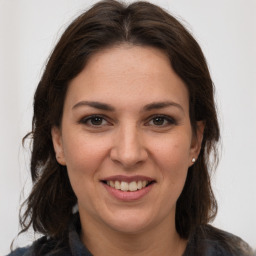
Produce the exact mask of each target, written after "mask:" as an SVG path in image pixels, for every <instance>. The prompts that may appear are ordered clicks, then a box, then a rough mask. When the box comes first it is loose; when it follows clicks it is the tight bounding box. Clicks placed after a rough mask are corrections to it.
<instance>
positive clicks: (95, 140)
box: [52, 44, 204, 256]
mask: <svg viewBox="0 0 256 256" xmlns="http://www.w3.org/2000/svg"><path fill="white" fill-rule="evenodd" d="M203 128H204V127H203V123H201V122H198V130H197V134H194V133H193V132H192V127H191V123H190V118H189V95H188V90H187V88H186V86H185V84H184V82H183V81H182V80H181V79H180V78H179V77H178V76H177V75H176V73H175V72H174V71H173V69H172V67H171V65H170V61H169V59H168V57H167V56H166V55H165V54H164V53H163V52H162V51H160V50H158V49H155V48H151V47H144V46H143V47H142V46H133V45H128V44H121V45H118V46H114V47H111V48H107V49H104V50H101V51H100V52H98V53H96V54H94V55H93V56H92V57H91V58H90V59H89V61H88V62H87V64H86V66H85V68H84V69H83V70H82V72H81V73H80V74H79V75H78V76H77V77H75V78H74V79H73V80H72V81H71V83H70V85H69V88H68V91H67V95H66V99H65V102H64V111H63V117H62V123H61V127H59V128H58V127H53V128H52V139H53V144H54V148H55V152H56V158H57V161H58V162H59V163H60V164H62V165H65V166H67V170H68V175H69V178H70V182H71V185H72V188H73V190H74V192H75V194H76V196H77V200H78V208H79V213H80V219H81V225H82V232H81V240H82V241H83V243H84V244H85V245H86V247H87V248H88V249H89V250H90V251H91V252H92V253H93V255H96V256H97V255H99V256H100V255H101V256H102V255H104V256H107V255H119V256H122V255H140V256H143V255H182V253H183V252H184V250H185V248H186V244H187V241H185V240H183V239H181V238H180V237H179V235H178V233H177V231H176V229H175V208H176V202H177V199H178V197H179V195H180V194H181V192H182V189H183V186H184V183H185V180H186V176H187V172H188V168H189V166H191V165H192V164H193V163H192V158H194V157H195V158H197V156H198V154H199V152H200V147H201V141H202V136H203ZM115 175H124V176H128V177H130V176H135V175H143V176H146V177H149V178H151V179H154V181H155V183H154V184H153V185H152V188H151V190H150V191H149V192H148V193H147V194H146V195H145V196H143V197H142V198H140V199H139V200H133V201H129V202H127V201H122V200H119V199H117V198H115V197H113V195H111V194H110V193H109V192H108V191H107V189H106V187H105V185H104V184H103V182H102V180H104V179H106V178H107V177H110V176H115Z"/></svg>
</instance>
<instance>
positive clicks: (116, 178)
mask: <svg viewBox="0 0 256 256" xmlns="http://www.w3.org/2000/svg"><path fill="white" fill-rule="evenodd" d="M101 180H102V181H111V180H112V181H125V182H128V183H129V182H132V181H143V180H146V181H149V182H151V181H154V179H153V178H150V177H147V176H141V175H135V176H125V175H114V176H109V177H106V178H104V179H101Z"/></svg>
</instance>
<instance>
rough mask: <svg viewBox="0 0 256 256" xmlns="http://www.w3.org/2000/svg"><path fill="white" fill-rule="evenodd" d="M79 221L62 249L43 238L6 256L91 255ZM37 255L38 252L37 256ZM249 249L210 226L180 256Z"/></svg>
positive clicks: (241, 255) (220, 255) (242, 253)
mask: <svg viewBox="0 0 256 256" xmlns="http://www.w3.org/2000/svg"><path fill="white" fill-rule="evenodd" d="M80 230H81V226H80V220H79V215H78V214H76V215H75V216H74V219H73V221H72V223H71V224H70V227H69V234H68V242H67V244H66V245H65V246H61V245H60V244H58V243H57V242H56V241H54V240H53V239H49V238H47V237H42V238H40V239H38V240H37V241H35V242H34V243H33V244H32V245H31V246H30V247H26V248H18V249H16V250H15V251H13V252H12V253H10V254H9V255H8V256H37V255H43V256H93V255H92V254H91V253H90V252H89V250H88V249H87V248H86V247H85V246H84V245H83V243H82V242H81V240H80ZM39 252H40V253H39ZM251 255H253V254H252V251H251V249H250V248H249V246H248V245H247V244H246V243H245V242H244V241H243V240H241V239H240V238H238V237H236V236H234V235H232V234H230V233H227V232H225V231H222V230H219V229H216V228H214V227H212V226H210V225H205V226H201V227H199V228H197V229H196V230H195V231H194V232H193V234H191V236H190V238H189V242H188V245H187V248H186V250H185V252H184V254H183V256H251Z"/></svg>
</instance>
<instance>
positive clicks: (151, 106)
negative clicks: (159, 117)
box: [142, 101, 184, 112]
mask: <svg viewBox="0 0 256 256" xmlns="http://www.w3.org/2000/svg"><path fill="white" fill-rule="evenodd" d="M167 107H176V108H179V109H180V110H182V111H183V112H184V109H183V107H182V106H181V105H180V104H178V103H176V102H173V101H163V102H153V103H150V104H147V105H145V106H144V107H143V109H142V110H143V111H150V110H154V109H161V108H167Z"/></svg>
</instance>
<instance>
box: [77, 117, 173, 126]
mask: <svg viewBox="0 0 256 256" xmlns="http://www.w3.org/2000/svg"><path fill="white" fill-rule="evenodd" d="M97 118H98V119H100V120H101V121H105V122H107V124H102V123H101V124H99V125H95V124H92V123H91V124H89V121H91V122H92V120H93V119H97ZM157 118H160V119H162V121H163V122H165V124H163V125H156V124H152V126H155V127H159V128H161V127H166V126H170V125H177V121H176V120H175V119H174V118H173V117H170V116H166V115H154V116H151V117H149V118H148V121H147V122H146V124H145V125H146V126H151V125H150V122H151V121H153V122H154V121H156V119H157ZM94 121H95V120H94ZM79 123H81V124H84V125H88V126H90V127H94V128H101V127H102V126H105V125H111V123H110V122H109V121H108V120H107V118H106V117H105V116H103V115H91V116H88V117H85V118H82V119H81V120H80V121H79Z"/></svg>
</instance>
